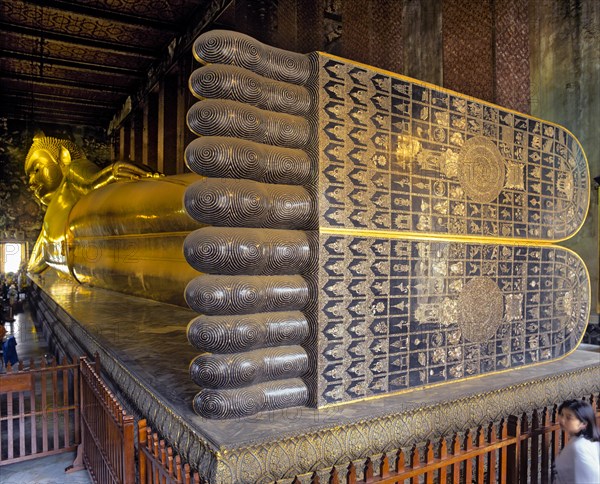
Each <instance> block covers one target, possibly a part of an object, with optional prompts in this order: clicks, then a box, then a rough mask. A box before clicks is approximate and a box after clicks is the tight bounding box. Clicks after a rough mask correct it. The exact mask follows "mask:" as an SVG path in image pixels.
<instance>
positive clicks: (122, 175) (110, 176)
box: [90, 161, 158, 190]
mask: <svg viewBox="0 0 600 484" xmlns="http://www.w3.org/2000/svg"><path fill="white" fill-rule="evenodd" d="M152 176H158V174H156V173H153V172H151V171H149V170H147V169H145V168H142V167H139V166H137V165H133V164H132V163H128V162H126V161H117V162H115V163H113V164H112V165H109V166H107V167H106V168H103V169H102V170H100V171H99V172H98V173H96V174H94V176H93V177H92V178H91V180H90V185H91V186H90V189H92V190H95V189H97V188H101V187H104V186H106V185H109V184H110V183H114V182H116V181H126V180H137V179H139V178H145V177H152Z"/></svg>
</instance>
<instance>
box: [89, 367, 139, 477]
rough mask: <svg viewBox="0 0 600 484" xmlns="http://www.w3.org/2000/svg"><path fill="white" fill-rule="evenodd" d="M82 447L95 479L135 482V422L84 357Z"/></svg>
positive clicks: (95, 368)
mask: <svg viewBox="0 0 600 484" xmlns="http://www.w3.org/2000/svg"><path fill="white" fill-rule="evenodd" d="M80 373H81V384H80V387H79V388H80V398H81V449H80V455H81V458H82V460H83V464H84V465H85V467H86V468H87V470H88V472H89V473H90V476H91V477H92V479H93V480H94V481H95V482H100V483H102V484H109V483H122V484H134V483H135V459H134V452H135V449H134V445H135V442H134V422H133V416H131V415H127V413H126V412H125V411H124V410H123V407H122V406H121V405H120V404H119V402H118V401H117V399H116V398H115V396H114V395H113V394H112V393H111V391H110V390H109V389H108V387H107V386H106V385H105V384H104V382H103V381H102V379H101V378H100V376H99V368H98V358H97V357H96V367H94V366H92V365H91V364H90V363H89V362H88V360H87V359H86V358H85V357H82V358H81V359H80Z"/></svg>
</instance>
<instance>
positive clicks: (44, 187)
mask: <svg viewBox="0 0 600 484" xmlns="http://www.w3.org/2000/svg"><path fill="white" fill-rule="evenodd" d="M65 150H66V151H67V152H68V153H69V154H70V157H69V159H70V158H73V159H78V158H82V157H83V156H84V155H83V152H82V151H81V150H80V149H79V148H78V147H77V145H75V143H73V142H71V141H69V140H64V139H58V138H51V137H48V136H44V135H43V134H37V135H36V136H34V138H33V144H32V145H31V148H30V149H29V153H28V154H27V157H26V158H25V173H26V174H27V177H28V179H29V188H30V189H31V190H32V191H33V193H34V195H35V197H36V198H37V199H38V200H39V201H40V202H41V203H42V204H43V205H48V203H50V200H52V197H53V196H54V192H55V191H56V189H57V188H58V187H59V186H60V184H61V182H62V180H63V177H64V168H65V166H64V163H63V162H62V161H61V153H64V152H65Z"/></svg>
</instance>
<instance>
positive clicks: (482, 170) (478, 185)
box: [458, 136, 505, 203]
mask: <svg viewBox="0 0 600 484" xmlns="http://www.w3.org/2000/svg"><path fill="white" fill-rule="evenodd" d="M504 171H505V168H504V159H503V158H502V155H501V154H500V151H499V150H498V147H497V146H496V145H495V144H494V142H493V141H490V140H489V139H487V138H484V137H482V136H475V137H473V138H470V139H469V140H467V141H466V142H465V144H464V145H463V147H462V149H461V151H460V156H459V163H458V179H459V181H460V184H461V186H462V188H463V190H464V191H465V193H466V194H467V196H468V197H469V198H470V199H471V200H474V201H476V202H481V203H489V202H491V201H492V200H494V199H495V198H496V197H498V195H499V194H500V191H501V190H502V187H503V186H504V176H505V174H504Z"/></svg>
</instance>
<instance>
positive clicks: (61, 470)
mask: <svg viewBox="0 0 600 484" xmlns="http://www.w3.org/2000/svg"><path fill="white" fill-rule="evenodd" d="M74 458H75V453H74V452H65V453H64V454H58V455H51V456H49V457H41V458H39V459H33V460H30V461H25V462H18V463H17V464H10V465H7V466H3V467H0V483H1V484H88V483H91V482H92V481H91V479H90V476H89V475H88V473H87V471H86V470H82V471H77V472H73V473H70V474H67V473H65V468H66V467H67V466H70V465H71V464H72V463H73V459H74Z"/></svg>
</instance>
